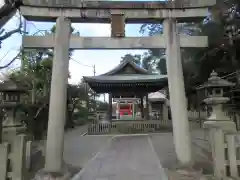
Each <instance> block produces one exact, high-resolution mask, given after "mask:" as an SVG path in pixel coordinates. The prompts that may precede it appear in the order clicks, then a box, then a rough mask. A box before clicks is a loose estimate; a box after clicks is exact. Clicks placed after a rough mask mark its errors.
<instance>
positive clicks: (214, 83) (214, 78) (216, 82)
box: [196, 70, 235, 90]
mask: <svg viewBox="0 0 240 180" xmlns="http://www.w3.org/2000/svg"><path fill="white" fill-rule="evenodd" d="M234 85H235V83H232V82H229V81H227V80H225V79H222V78H221V77H219V76H218V73H217V72H215V71H214V70H213V71H212V73H211V74H210V77H209V78H208V81H207V82H205V83H204V84H202V85H200V86H198V87H197V88H196V89H197V90H199V89H203V88H209V87H231V86H234Z"/></svg>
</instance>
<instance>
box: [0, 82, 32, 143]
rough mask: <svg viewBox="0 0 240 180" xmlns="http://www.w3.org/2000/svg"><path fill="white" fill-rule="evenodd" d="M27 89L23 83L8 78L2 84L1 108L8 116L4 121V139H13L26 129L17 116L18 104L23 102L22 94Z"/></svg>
mask: <svg viewBox="0 0 240 180" xmlns="http://www.w3.org/2000/svg"><path fill="white" fill-rule="evenodd" d="M26 92H27V89H26V88H25V87H23V86H22V85H21V84H19V83H16V82H14V81H12V80H7V81H5V82H4V83H1V84H0V93H1V105H0V106H1V108H2V109H3V111H4V112H5V114H6V116H5V119H4V120H3V122H2V127H3V140H11V139H12V138H14V137H15V136H16V135H17V134H18V133H21V132H23V131H24V130H25V127H24V126H23V124H22V123H21V120H20V119H19V118H17V116H16V115H17V106H18V105H19V104H20V102H21V95H22V94H24V93H26Z"/></svg>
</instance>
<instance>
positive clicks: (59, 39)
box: [45, 17, 71, 173]
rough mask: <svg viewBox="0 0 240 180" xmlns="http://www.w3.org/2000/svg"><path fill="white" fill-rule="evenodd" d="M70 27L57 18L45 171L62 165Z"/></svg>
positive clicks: (56, 169)
mask: <svg viewBox="0 0 240 180" xmlns="http://www.w3.org/2000/svg"><path fill="white" fill-rule="evenodd" d="M70 28H71V22H70V20H69V19H67V18H65V17H59V18H58V19H57V24H56V33H55V45H54V57H53V65H52V81H51V93H50V105H49V118H48V132H47V147H46V159H45V171H46V172H49V173H55V172H61V171H62V165H63V145H64V125H65V121H66V102H67V83H68V66H69V40H70V34H71V30H70Z"/></svg>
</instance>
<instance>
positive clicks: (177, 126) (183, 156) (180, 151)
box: [163, 18, 193, 167]
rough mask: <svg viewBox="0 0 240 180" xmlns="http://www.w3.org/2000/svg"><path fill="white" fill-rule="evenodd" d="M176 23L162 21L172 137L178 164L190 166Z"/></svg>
mask: <svg viewBox="0 0 240 180" xmlns="http://www.w3.org/2000/svg"><path fill="white" fill-rule="evenodd" d="M176 25H177V22H176V19H170V18H169V19H165V20H164V23H163V29H164V37H165V43H166V57H167V61H166V64H167V74H168V86H169V93H170V105H171V106H170V107H171V114H172V123H173V137H174V143H175V151H176V154H177V158H178V162H179V163H180V164H179V165H180V166H184V167H186V166H189V167H191V166H192V163H193V162H192V161H193V160H192V148H191V139H190V131H189V122H188V116H187V101H186V95H185V87H184V78H183V70H182V61H181V52H180V38H179V33H178V32H177V27H176Z"/></svg>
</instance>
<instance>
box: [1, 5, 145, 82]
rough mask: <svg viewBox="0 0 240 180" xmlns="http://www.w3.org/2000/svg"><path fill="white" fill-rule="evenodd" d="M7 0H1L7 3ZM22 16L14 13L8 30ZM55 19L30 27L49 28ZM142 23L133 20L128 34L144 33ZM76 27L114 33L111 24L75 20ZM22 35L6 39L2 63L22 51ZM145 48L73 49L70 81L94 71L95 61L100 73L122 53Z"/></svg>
mask: <svg viewBox="0 0 240 180" xmlns="http://www.w3.org/2000/svg"><path fill="white" fill-rule="evenodd" d="M3 1H4V0H0V4H3ZM18 24H19V18H18V17H17V16H15V17H13V18H12V19H11V20H10V21H9V22H8V23H7V24H6V25H5V27H4V29H5V30H6V31H10V30H12V29H14V28H16V27H18ZM53 25H54V23H45V22H30V21H27V26H26V31H27V32H28V33H29V34H34V33H35V32H37V31H39V30H49V29H51V27H52V26H53ZM140 26H141V25H140V24H137V25H136V24H135V25H133V24H129V25H127V26H126V36H142V35H141V34H140V33H139V28H140ZM73 27H74V28H75V29H76V30H77V31H79V32H80V35H81V36H95V37H97V36H110V25H109V24H73ZM21 43H22V39H21V35H20V34H15V35H13V36H11V37H10V38H8V39H6V40H5V41H3V43H2V48H1V49H0V65H5V64H6V63H8V62H9V61H11V59H12V58H13V57H14V56H15V55H16V54H17V53H18V52H19V49H20V47H21ZM143 52H144V51H143V50H76V51H74V53H73V56H72V59H73V60H71V59H70V63H69V71H70V73H71V79H70V80H69V82H70V83H74V84H75V83H78V82H79V81H80V80H81V78H82V76H91V75H93V65H95V67H96V75H98V74H101V73H104V72H107V71H109V70H110V69H112V68H113V67H115V66H117V65H118V64H119V62H120V59H121V57H122V56H124V55H125V54H127V53H132V54H135V53H140V54H142V53H143ZM19 66H20V62H19V61H16V62H15V63H13V64H12V65H11V66H10V67H9V68H7V69H5V70H4V71H2V72H1V73H5V72H6V71H10V69H13V68H17V67H19Z"/></svg>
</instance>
